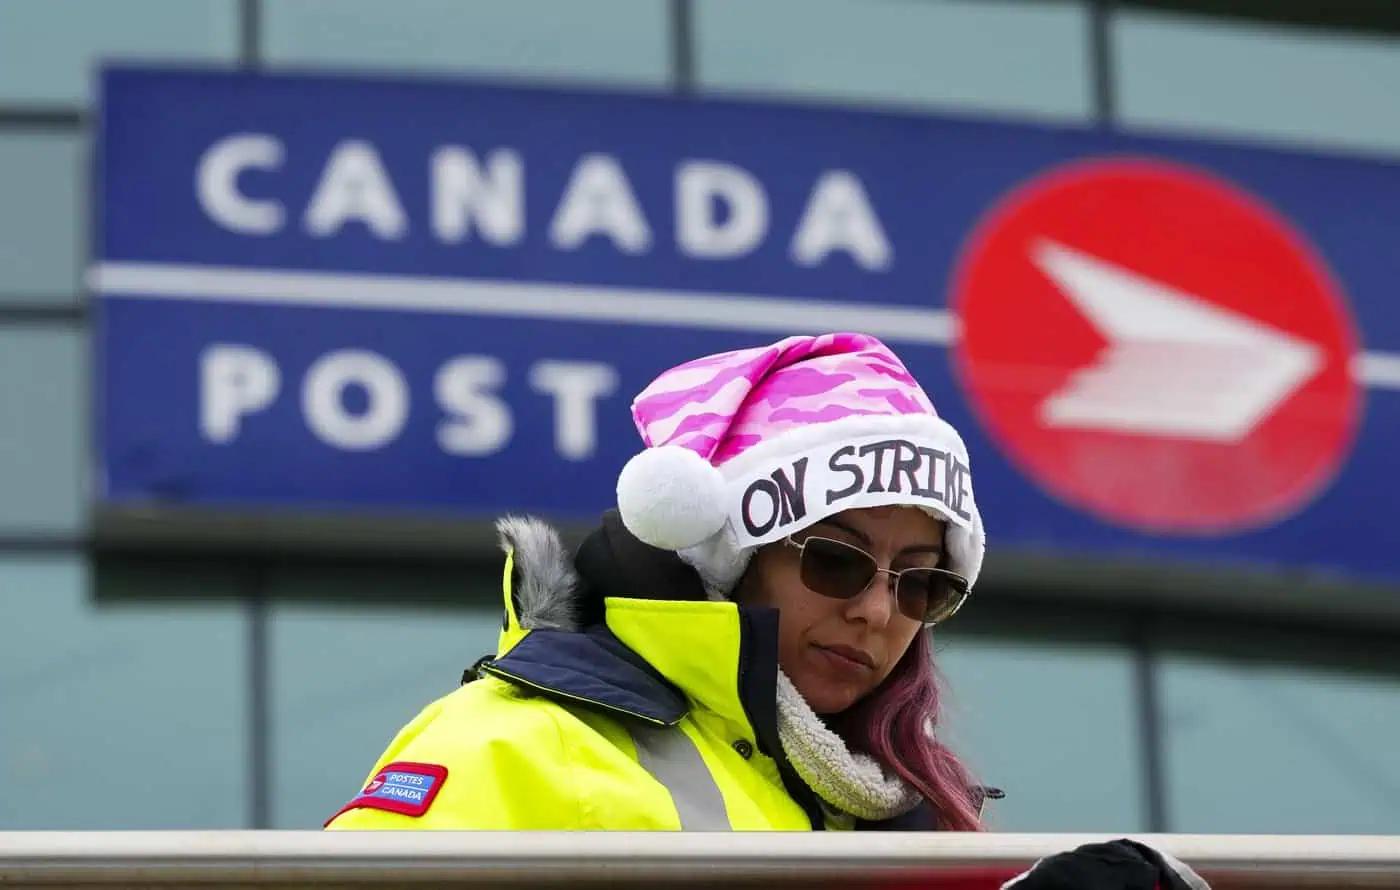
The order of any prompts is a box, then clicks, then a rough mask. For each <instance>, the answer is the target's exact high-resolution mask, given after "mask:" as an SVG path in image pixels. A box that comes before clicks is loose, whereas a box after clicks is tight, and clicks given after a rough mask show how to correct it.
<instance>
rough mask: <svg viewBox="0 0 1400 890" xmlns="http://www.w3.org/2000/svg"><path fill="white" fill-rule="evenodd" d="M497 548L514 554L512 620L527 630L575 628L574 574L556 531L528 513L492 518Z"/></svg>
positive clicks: (576, 627) (576, 611)
mask: <svg viewBox="0 0 1400 890" xmlns="http://www.w3.org/2000/svg"><path fill="white" fill-rule="evenodd" d="M496 533H497V534H498V535H499V536H500V542H501V549H502V550H504V551H506V552H507V553H514V554H515V557H514V573H513V577H512V583H511V590H512V593H513V594H514V598H515V614H516V619H517V620H518V621H519V622H520V626H521V627H523V628H526V629H528V630H578V595H579V594H578V591H579V578H578V573H577V572H575V571H574V565H573V560H572V559H570V557H569V554H568V553H567V552H566V551H565V550H564V543H563V541H561V540H560V539H559V533H558V532H556V531H555V530H554V529H553V528H552V527H550V526H549V524H547V523H545V522H543V521H541V520H539V519H536V518H534V517H532V516H506V517H505V518H503V519H499V520H497V521H496Z"/></svg>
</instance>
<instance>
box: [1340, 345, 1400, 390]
mask: <svg viewBox="0 0 1400 890" xmlns="http://www.w3.org/2000/svg"><path fill="white" fill-rule="evenodd" d="M1351 373H1352V375H1353V376H1354V377H1356V379H1357V380H1359V381H1361V382H1362V383H1364V384H1366V385H1367V386H1379V387H1383V388H1385V389H1400V353H1394V352H1390V353H1386V352H1363V353H1360V354H1358V355H1357V356H1356V357H1355V358H1353V359H1352V360H1351Z"/></svg>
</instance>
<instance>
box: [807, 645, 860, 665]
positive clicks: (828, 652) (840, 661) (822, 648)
mask: <svg viewBox="0 0 1400 890" xmlns="http://www.w3.org/2000/svg"><path fill="white" fill-rule="evenodd" d="M812 648H813V649H816V650H817V651H818V652H819V653H820V654H821V655H823V656H824V657H825V658H826V659H827V660H828V661H830V662H831V663H833V664H835V665H836V666H837V667H840V668H843V669H845V670H860V671H872V670H874V669H875V659H874V657H873V656H871V655H870V653H868V652H866V651H864V650H862V649H856V648H855V647H853V646H842V645H840V644H831V645H822V644H820V643H813V644H812Z"/></svg>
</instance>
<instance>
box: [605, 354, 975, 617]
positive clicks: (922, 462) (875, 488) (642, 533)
mask: <svg viewBox="0 0 1400 890" xmlns="http://www.w3.org/2000/svg"><path fill="white" fill-rule="evenodd" d="M632 417H633V420H634V421H635V422H636V424H637V430H638V432H640V433H641V436H642V441H643V442H645V443H646V445H647V446H648V447H647V449H646V450H645V451H643V452H641V453H640V454H638V455H636V456H635V457H633V458H632V459H631V460H630V461H628V462H627V466H625V467H623V469H622V473H621V475H620V476H619V477H618V480H617V505H618V511H619V512H620V513H621V515H622V521H623V523H624V524H625V525H626V526H627V528H628V530H629V531H631V532H632V534H634V535H636V536H637V537H638V538H640V539H641V540H642V541H645V542H646V543H648V544H650V545H652V546H654V547H660V548H662V549H665V550H675V551H677V552H678V553H679V554H680V556H681V558H682V559H684V560H686V561H687V562H688V563H690V564H691V565H693V566H694V567H695V568H696V570H697V571H699V573H700V577H701V578H702V580H703V581H704V582H705V585H706V587H707V588H708V589H709V590H710V591H711V593H712V594H716V595H725V594H728V592H729V591H730V590H731V589H732V588H733V586H734V584H735V583H737V581H738V580H739V577H740V575H742V574H743V571H744V567H745V566H746V565H747V564H748V561H749V557H750V556H752V555H753V552H754V550H755V549H757V548H758V547H760V546H762V545H764V544H767V543H769V542H772V541H777V540H781V539H782V538H783V537H785V536H787V535H789V534H792V533H793V532H795V531H798V530H800V529H802V528H805V527H806V526H808V525H811V524H812V523H814V522H816V521H817V520H819V519H822V518H825V517H827V516H832V515H834V514H836V513H839V512H841V511H843V510H848V509H851V508H853V507H877V506H885V505H891V504H905V505H912V506H917V507H920V508H922V509H924V510H927V511H928V512H929V513H931V514H932V515H934V516H937V517H938V518H940V519H943V520H946V521H947V542H948V555H949V558H950V564H949V566H948V568H950V569H952V570H953V571H956V572H958V573H960V574H962V575H964V576H966V577H967V579H968V581H969V582H973V581H976V580H977V574H978V571H979V570H980V569H981V566H982V551H983V548H984V540H985V538H984V535H983V530H982V520H981V517H980V515H979V514H978V511H977V504H976V501H974V500H973V497H972V477H971V473H970V469H969V466H968V459H967V448H966V446H964V445H963V441H962V437H960V436H959V435H958V433H957V431H956V430H955V429H953V427H952V426H951V425H949V424H948V423H947V421H944V420H943V419H941V418H940V417H939V416H938V414H937V413H936V412H935V411H934V409H933V403H932V402H930V401H929V398H928V396H927V395H925V394H924V391H923V389H922V388H920V386H919V383H918V381H917V380H915V379H914V378H913V376H911V375H910V374H909V372H908V370H906V369H905V367H904V365H903V363H901V362H900V360H899V358H898V357H896V356H895V354H894V353H893V352H891V351H890V350H889V348H888V347H886V346H885V344H883V343H881V342H880V341H879V340H877V339H875V338H874V337H871V336H868V335H865V334H852V333H839V334H823V335H821V336H818V337H788V338H787V339H784V340H780V341H778V342H777V343H774V344H772V345H771V346H762V347H758V348H755V349H741V350H737V351H734V352H725V353H720V354H718V355H711V356H706V357H704V358H699V359H696V360H694V361H690V362H686V363H685V364H683V365H678V366H676V367H674V368H672V369H671V370H669V371H666V372H665V373H663V374H662V375H661V376H660V377H657V378H656V379H655V380H654V381H652V383H651V385H649V386H648V387H647V388H646V389H644V390H642V392H641V393H640V394H639V395H638V396H637V398H636V399H635V400H634V401H633V403H632Z"/></svg>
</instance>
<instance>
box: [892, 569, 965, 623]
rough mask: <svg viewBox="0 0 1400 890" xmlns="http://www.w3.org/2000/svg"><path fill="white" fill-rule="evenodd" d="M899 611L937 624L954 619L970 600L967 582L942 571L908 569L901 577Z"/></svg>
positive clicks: (919, 619)
mask: <svg viewBox="0 0 1400 890" xmlns="http://www.w3.org/2000/svg"><path fill="white" fill-rule="evenodd" d="M897 598H898V602H899V611H900V612H902V613H903V614H905V615H907V616H909V617H910V618H914V619H916V620H918V621H925V622H928V623H931V624H936V623H938V622H940V621H944V620H946V619H948V618H951V617H952V616H953V613H954V612H956V611H958V607H959V606H961V605H962V603H963V600H964V599H966V598H967V581H966V580H964V579H963V577H962V576H961V575H957V574H954V573H953V572H949V571H945V570H943V569H905V570H904V571H903V572H901V573H900V576H899V590H898V597H897Z"/></svg>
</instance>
